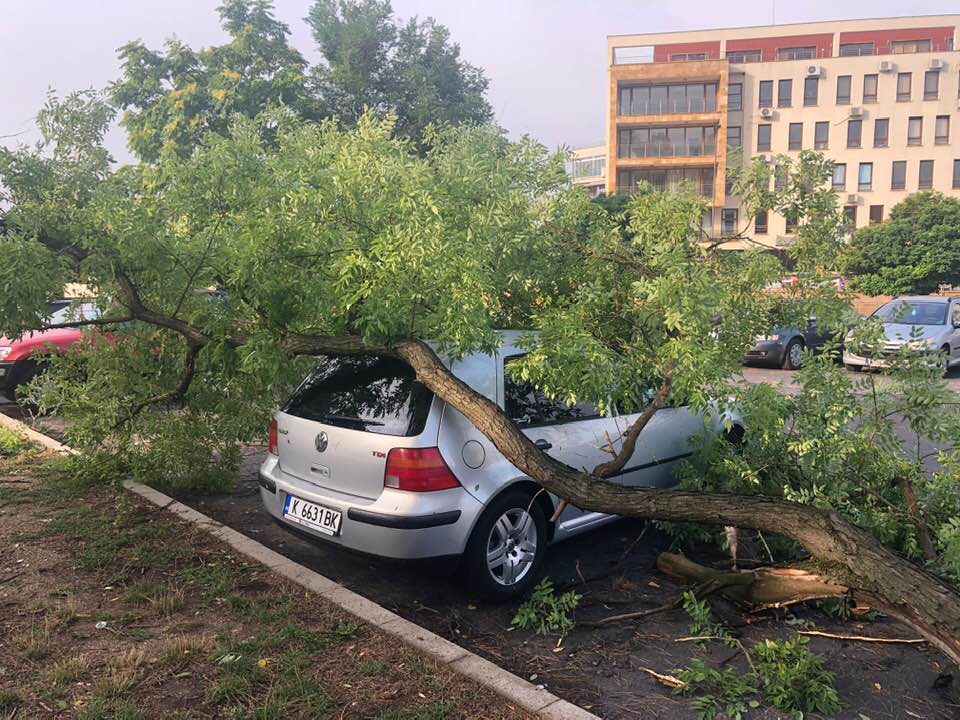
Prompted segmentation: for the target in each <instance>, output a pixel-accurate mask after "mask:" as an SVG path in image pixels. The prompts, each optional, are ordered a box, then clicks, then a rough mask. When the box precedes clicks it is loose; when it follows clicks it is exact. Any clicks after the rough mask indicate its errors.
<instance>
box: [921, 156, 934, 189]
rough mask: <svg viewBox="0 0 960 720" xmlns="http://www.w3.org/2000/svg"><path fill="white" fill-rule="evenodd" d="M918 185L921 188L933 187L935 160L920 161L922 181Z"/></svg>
mask: <svg viewBox="0 0 960 720" xmlns="http://www.w3.org/2000/svg"><path fill="white" fill-rule="evenodd" d="M917 187H918V188H920V189H921V190H929V189H930V188H932V187H933V160H921V161H920V181H919V182H918V183H917Z"/></svg>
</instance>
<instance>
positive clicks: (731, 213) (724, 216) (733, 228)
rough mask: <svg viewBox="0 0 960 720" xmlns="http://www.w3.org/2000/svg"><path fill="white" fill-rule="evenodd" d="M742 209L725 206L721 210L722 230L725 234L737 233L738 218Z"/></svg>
mask: <svg viewBox="0 0 960 720" xmlns="http://www.w3.org/2000/svg"><path fill="white" fill-rule="evenodd" d="M739 214H740V211H739V210H737V209H736V208H724V209H723V210H721V211H720V231H721V232H722V233H723V234H724V235H736V234H737V220H738V216H739Z"/></svg>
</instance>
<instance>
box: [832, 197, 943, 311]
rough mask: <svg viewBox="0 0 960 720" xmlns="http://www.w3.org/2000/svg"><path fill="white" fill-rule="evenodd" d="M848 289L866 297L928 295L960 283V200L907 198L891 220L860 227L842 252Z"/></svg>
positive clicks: (897, 206) (894, 209) (892, 212)
mask: <svg viewBox="0 0 960 720" xmlns="http://www.w3.org/2000/svg"><path fill="white" fill-rule="evenodd" d="M842 267H843V270H844V271H845V272H846V273H847V274H849V275H850V276H851V278H850V287H851V288H852V289H855V290H859V291H860V292H864V293H866V294H868V295H897V294H905V293H917V294H925V293H931V292H936V290H937V287H938V286H939V285H940V284H941V283H948V284H951V285H956V284H960V199H957V198H953V197H946V196H944V195H943V194H942V193H939V192H932V191H931V192H921V193H915V194H913V195H911V196H910V197H908V198H907V199H906V200H904V201H903V202H901V203H900V204H898V205H896V206H894V208H893V209H892V210H891V211H890V218H889V219H888V220H887V221H886V222H883V223H879V224H877V225H867V226H865V227H862V228H860V229H859V230H857V231H856V232H855V233H854V235H853V240H852V241H851V243H850V245H849V247H848V248H847V249H846V250H845V251H844V253H843V255H842Z"/></svg>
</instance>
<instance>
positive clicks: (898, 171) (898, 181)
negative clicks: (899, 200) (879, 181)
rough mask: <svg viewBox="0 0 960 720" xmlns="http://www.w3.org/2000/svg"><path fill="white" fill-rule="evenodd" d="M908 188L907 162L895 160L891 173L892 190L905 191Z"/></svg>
mask: <svg viewBox="0 0 960 720" xmlns="http://www.w3.org/2000/svg"><path fill="white" fill-rule="evenodd" d="M906 186H907V161H906V160H894V161H893V170H892V171H891V173H890V189H891V190H903V189H904V188H905V187H906Z"/></svg>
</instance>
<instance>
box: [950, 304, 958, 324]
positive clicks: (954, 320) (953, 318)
mask: <svg viewBox="0 0 960 720" xmlns="http://www.w3.org/2000/svg"><path fill="white" fill-rule="evenodd" d="M951 322H952V323H953V326H954V327H958V326H960V302H954V303H953V314H952V315H951Z"/></svg>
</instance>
